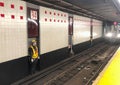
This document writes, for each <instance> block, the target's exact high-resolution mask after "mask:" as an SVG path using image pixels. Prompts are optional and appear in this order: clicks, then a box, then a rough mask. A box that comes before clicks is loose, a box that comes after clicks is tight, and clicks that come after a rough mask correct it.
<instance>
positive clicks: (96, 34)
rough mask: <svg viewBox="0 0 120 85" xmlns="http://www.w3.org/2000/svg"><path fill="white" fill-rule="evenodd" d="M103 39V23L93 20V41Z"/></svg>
mask: <svg viewBox="0 0 120 85" xmlns="http://www.w3.org/2000/svg"><path fill="white" fill-rule="evenodd" d="M100 37H102V21H99V20H95V19H93V39H96V38H100Z"/></svg>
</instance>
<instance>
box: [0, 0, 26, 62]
mask: <svg viewBox="0 0 120 85" xmlns="http://www.w3.org/2000/svg"><path fill="white" fill-rule="evenodd" d="M11 5H12V6H11ZM26 55H27V22H26V3H25V2H23V1H21V0H0V63H2V62H5V61H9V60H13V59H17V58H20V57H23V56H26Z"/></svg>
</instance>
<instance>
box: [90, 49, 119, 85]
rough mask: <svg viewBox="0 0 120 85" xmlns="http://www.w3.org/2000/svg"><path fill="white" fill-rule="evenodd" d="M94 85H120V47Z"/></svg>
mask: <svg viewBox="0 0 120 85" xmlns="http://www.w3.org/2000/svg"><path fill="white" fill-rule="evenodd" d="M92 85H120V47H119V49H118V50H117V51H116V53H115V54H114V56H113V57H112V59H111V60H110V61H109V63H108V64H107V65H106V67H105V68H104V70H103V71H102V72H101V73H100V74H99V76H98V77H97V79H96V80H95V81H94V82H93V84H92Z"/></svg>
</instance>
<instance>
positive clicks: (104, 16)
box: [27, 0, 120, 22]
mask: <svg viewBox="0 0 120 85" xmlns="http://www.w3.org/2000/svg"><path fill="white" fill-rule="evenodd" d="M27 1H28V2H31V3H34V4H37V5H43V6H48V7H51V8H57V9H59V10H63V11H67V12H69V13H75V14H79V15H83V16H87V17H92V18H97V19H101V20H107V21H117V22H120V9H119V8H120V6H119V5H120V4H119V3H118V1H117V0H27Z"/></svg>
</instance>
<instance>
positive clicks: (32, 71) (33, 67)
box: [30, 59, 38, 74]
mask: <svg viewBox="0 0 120 85" xmlns="http://www.w3.org/2000/svg"><path fill="white" fill-rule="evenodd" d="M37 62H38V59H35V60H34V61H33V62H32V63H31V69H30V73H31V74H33V73H35V70H36V67H37Z"/></svg>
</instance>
